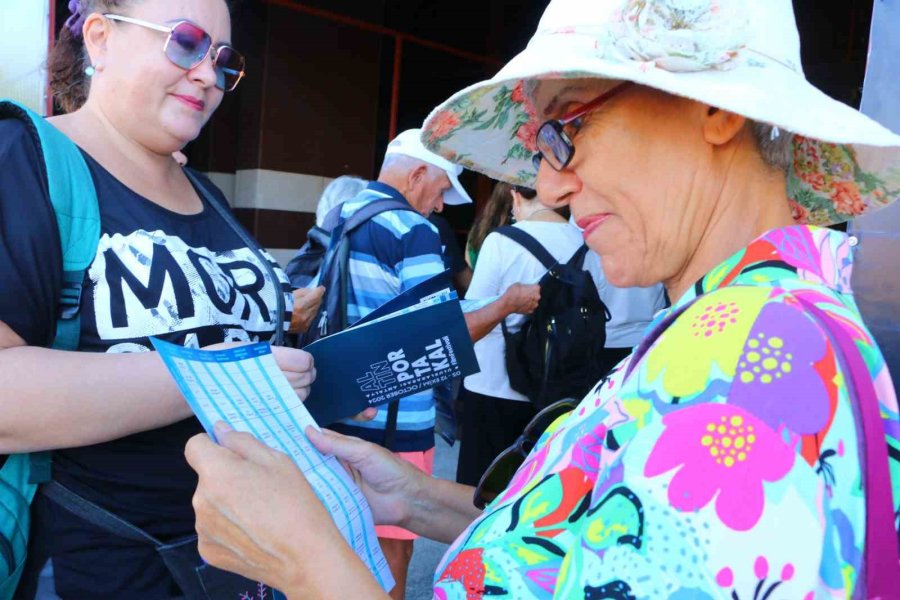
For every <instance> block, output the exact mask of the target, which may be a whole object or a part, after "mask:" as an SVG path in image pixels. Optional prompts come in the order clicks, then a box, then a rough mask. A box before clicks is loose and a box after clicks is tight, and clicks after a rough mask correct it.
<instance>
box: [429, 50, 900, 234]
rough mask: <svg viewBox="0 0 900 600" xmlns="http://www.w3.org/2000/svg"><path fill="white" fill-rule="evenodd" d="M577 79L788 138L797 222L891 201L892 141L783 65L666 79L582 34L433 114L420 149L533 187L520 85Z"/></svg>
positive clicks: (529, 118)
mask: <svg viewBox="0 0 900 600" xmlns="http://www.w3.org/2000/svg"><path fill="white" fill-rule="evenodd" d="M559 65H566V68H565V69H564V70H560V68H559ZM581 77H584V78H601V79H615V80H627V81H633V82H635V83H638V84H641V85H645V86H648V87H652V88H655V89H659V90H662V91H665V92H668V93H671V94H675V95H678V96H683V97H686V98H691V99H693V100H696V101H699V102H703V103H706V104H710V105H713V106H716V107H718V108H722V109H725V110H729V111H732V112H735V113H737V114H741V115H743V116H745V117H747V118H749V119H753V120H755V121H759V122H762V123H768V124H771V125H776V126H778V127H779V128H780V129H782V130H784V131H789V132H792V133H794V134H796V135H795V140H794V149H795V151H794V164H793V168H792V170H791V173H790V175H789V178H788V191H789V194H790V196H791V198H792V199H793V200H794V201H795V202H796V204H795V205H793V206H792V208H793V209H794V212H795V217H796V218H797V219H798V220H799V221H804V222H809V223H811V224H818V225H828V224H833V223H839V222H843V221H846V220H849V219H851V218H853V217H856V216H859V215H861V214H864V213H868V212H871V211H873V210H876V209H878V208H881V207H883V206H887V205H888V204H890V203H891V202H893V201H894V200H896V199H897V198H898V197H900V168H898V167H900V136H897V135H895V134H894V133H892V132H891V131H889V130H888V129H887V128H885V127H883V126H882V125H880V124H878V123H877V122H875V121H874V120H872V119H870V118H869V117H867V116H865V115H863V114H862V113H860V112H858V111H856V110H854V109H852V108H851V107H849V106H847V105H845V104H842V103H840V102H838V101H836V100H833V99H832V98H830V97H828V96H827V95H825V94H824V93H823V92H821V91H820V90H818V89H817V88H816V87H814V86H813V85H811V84H810V83H809V82H807V81H806V79H805V78H804V77H803V75H802V74H800V73H798V72H795V71H793V70H791V69H790V68H788V67H787V66H784V65H782V64H781V63H776V62H775V61H772V60H771V59H768V58H766V57H764V56H755V55H749V56H748V57H747V58H745V59H744V60H742V61H741V62H740V63H738V64H737V65H735V66H734V67H733V68H731V69H729V70H716V69H708V70H704V71H696V72H673V71H669V70H666V69H664V68H660V67H659V66H657V65H656V64H655V63H653V62H638V61H633V60H621V59H618V58H615V59H610V58H608V57H606V56H605V55H604V54H603V52H602V51H601V50H598V49H597V48H596V41H595V39H594V38H593V37H591V36H588V35H547V36H536V37H535V38H534V39H532V41H531V43H530V44H529V46H528V48H526V49H525V50H524V51H523V52H521V53H520V54H519V55H518V56H516V57H515V58H514V59H513V60H512V61H510V63H509V64H507V65H506V66H505V67H504V68H503V69H502V70H501V71H500V72H499V73H498V74H497V75H496V76H495V77H494V78H492V79H490V80H488V81H483V82H481V83H477V84H475V85H473V86H470V87H468V88H466V89H464V90H462V91H461V92H458V93H457V94H455V95H453V96H452V97H451V98H450V99H449V100H447V101H446V102H444V103H443V104H441V105H440V106H439V107H438V108H437V109H435V110H434V111H433V112H432V113H431V115H429V117H428V119H426V121H425V124H424V126H423V133H422V141H423V143H424V144H425V146H426V147H427V148H428V149H430V150H431V151H432V152H435V153H437V154H439V155H440V156H443V157H444V158H446V159H448V160H451V161H453V162H455V163H457V164H460V165H462V166H464V167H466V168H469V169H473V170H476V171H479V172H481V173H484V174H485V175H487V176H489V177H491V178H494V179H499V180H503V181H507V182H509V183H513V184H517V185H527V186H533V185H534V178H535V175H536V174H535V172H534V168H533V166H532V163H531V159H532V156H533V155H534V153H535V152H536V148H535V147H534V134H535V133H536V130H537V127H538V126H539V124H540V123H539V119H538V118H537V117H536V115H535V114H534V110H533V108H532V107H531V106H530V104H529V102H530V100H529V99H528V98H527V97H526V95H525V94H524V91H523V82H524V81H530V80H539V79H569V78H581Z"/></svg>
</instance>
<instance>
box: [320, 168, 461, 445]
mask: <svg viewBox="0 0 900 600" xmlns="http://www.w3.org/2000/svg"><path fill="white" fill-rule="evenodd" d="M384 198H393V199H395V200H400V201H401V202H406V201H407V200H406V198H404V197H403V195H402V194H400V192H398V191H397V190H396V189H394V188H393V187H391V186H389V185H386V184H383V183H380V182H377V181H373V182H371V183H369V185H368V187H367V188H366V189H364V190H363V191H362V192H360V193H359V194H357V195H356V196H355V197H354V198H352V199H350V200H347V201H346V202H344V204H343V208H342V209H341V220H342V221H343V220H346V219H347V218H349V217H350V216H352V215H353V214H354V213H355V212H356V211H358V210H359V209H360V208H362V207H363V206H365V205H366V204H368V203H369V202H372V201H374V200H380V199H384ZM443 270H444V261H443V259H442V258H441V240H440V236H439V234H438V231H437V229H436V228H435V227H434V225H432V224H431V223H429V222H428V220H427V219H426V218H425V217H423V216H421V215H420V214H419V213H416V212H412V211H394V210H392V211H385V212H383V213H381V214H379V215H376V216H375V217H374V218H372V219H371V220H369V221H368V222H366V223H364V224H363V225H361V226H360V227H359V228H358V229H357V230H356V231H354V232H353V235H352V236H351V237H350V258H349V290H348V305H347V320H348V322H349V323H355V322H356V321H358V320H359V319H361V318H363V317H365V316H366V315H367V314H369V313H370V312H372V311H373V310H375V309H376V308H378V307H379V306H381V305H382V304H384V303H385V302H387V301H388V300H390V299H391V298H393V297H394V296H396V295H397V294H400V293H402V292H404V291H406V290H407V289H409V288H411V287H413V286H414V285H416V284H418V283H421V282H422V281H424V280H426V279H428V278H429V277H432V276H434V275H437V274H438V273H440V272H442V271H443ZM387 413H388V411H387V406H386V405H385V406H383V407H381V408H380V409H379V411H378V416H377V417H375V419H374V420H372V421H369V422H366V423H359V422H356V421H350V420H346V421H343V422H341V423H336V424H335V425H333V426H332V427H331V428H332V429H334V430H336V431H339V432H341V433H345V434H348V435H355V436H357V437H360V438H362V439H365V440H368V441H370V442H374V443H377V444H381V443H383V442H384V428H385V424H386V421H387ZM394 440H395V442H394V446H393V448H392V450H394V451H395V452H413V451H420V450H428V449H429V448H432V447H433V446H434V395H433V393H432V391H431V390H428V391H427V392H419V393H417V394H413V395H412V396H407V397H406V398H402V399H400V410H399V414H398V416H397V434H396V436H395V438H394Z"/></svg>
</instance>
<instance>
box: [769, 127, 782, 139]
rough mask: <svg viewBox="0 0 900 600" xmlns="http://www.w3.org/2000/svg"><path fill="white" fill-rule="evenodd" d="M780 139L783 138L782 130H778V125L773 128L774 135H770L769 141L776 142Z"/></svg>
mask: <svg viewBox="0 0 900 600" xmlns="http://www.w3.org/2000/svg"><path fill="white" fill-rule="evenodd" d="M779 137H781V130H780V129H778V126H777V125H776V126H773V127H772V133H771V134H770V135H769V139H770V140H772V141H773V142H774V141H775V140H777V139H778V138H779Z"/></svg>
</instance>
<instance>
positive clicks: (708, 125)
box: [703, 106, 747, 146]
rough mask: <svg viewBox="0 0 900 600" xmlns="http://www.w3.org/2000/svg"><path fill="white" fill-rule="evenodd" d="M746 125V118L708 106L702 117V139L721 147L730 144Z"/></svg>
mask: <svg viewBox="0 0 900 600" xmlns="http://www.w3.org/2000/svg"><path fill="white" fill-rule="evenodd" d="M746 124H747V119H746V117H743V116H741V115H739V114H736V113H733V112H730V111H727V110H723V109H721V108H716V107H715V106H708V107H706V114H705V115H704V116H703V138H704V139H705V140H706V141H707V142H708V143H710V144H713V145H715V146H723V145H725V144H728V143H730V142H732V141H733V140H734V139H735V138H736V137H737V135H738V134H739V133H740V132H741V130H743V129H744V125H746Z"/></svg>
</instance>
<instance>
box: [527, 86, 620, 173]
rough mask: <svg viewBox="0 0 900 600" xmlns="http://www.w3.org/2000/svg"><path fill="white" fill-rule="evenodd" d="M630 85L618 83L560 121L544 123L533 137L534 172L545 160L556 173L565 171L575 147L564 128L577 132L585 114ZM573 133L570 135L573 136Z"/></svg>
mask: <svg viewBox="0 0 900 600" xmlns="http://www.w3.org/2000/svg"><path fill="white" fill-rule="evenodd" d="M632 85H634V83H632V82H631V81H626V82H625V83H620V84H619V85H617V86H615V87H614V88H612V89H609V90H607V91H605V92H603V93H602V94H600V95H599V96H597V97H596V98H594V99H593V100H591V101H590V102H588V103H587V104H582V105H581V106H579V107H578V108H576V109H575V110H574V111H572V112H570V113H569V114H567V115H565V116H563V117H562V118H561V119H550V120H549V121H544V124H543V125H541V126H540V127H539V128H538V131H537V135H536V136H535V145H536V146H537V149H538V152H537V154H535V155H534V156H533V157H532V159H531V160H532V164H534V170H535V171H539V170H540V168H541V160H546V161H547V163H548V164H549V165H550V166H551V167H553V168H554V169H556V170H557V171H561V170H563V169H565V168H566V167H567V166H568V165H569V163H570V162H572V157H573V156H575V145H574V144H573V143H572V138H571V137H570V136H569V134H567V133H566V130H565V129H566V127H571V128H573V129H574V132H577V131H578V129H579V128H580V127H581V123H582V119H583V118H584V116H585V115H586V114H588V113H589V112H591V111H592V110H596V109H597V108H598V107H600V106H601V105H602V104H604V103H606V102H608V101H609V100H611V99H612V98H614V97H615V96H617V95H618V94H619V93H620V92H622V91H623V90H626V89H628V88H629V87H631V86H632ZM574 132H573V134H572V135H573V136H574Z"/></svg>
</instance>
